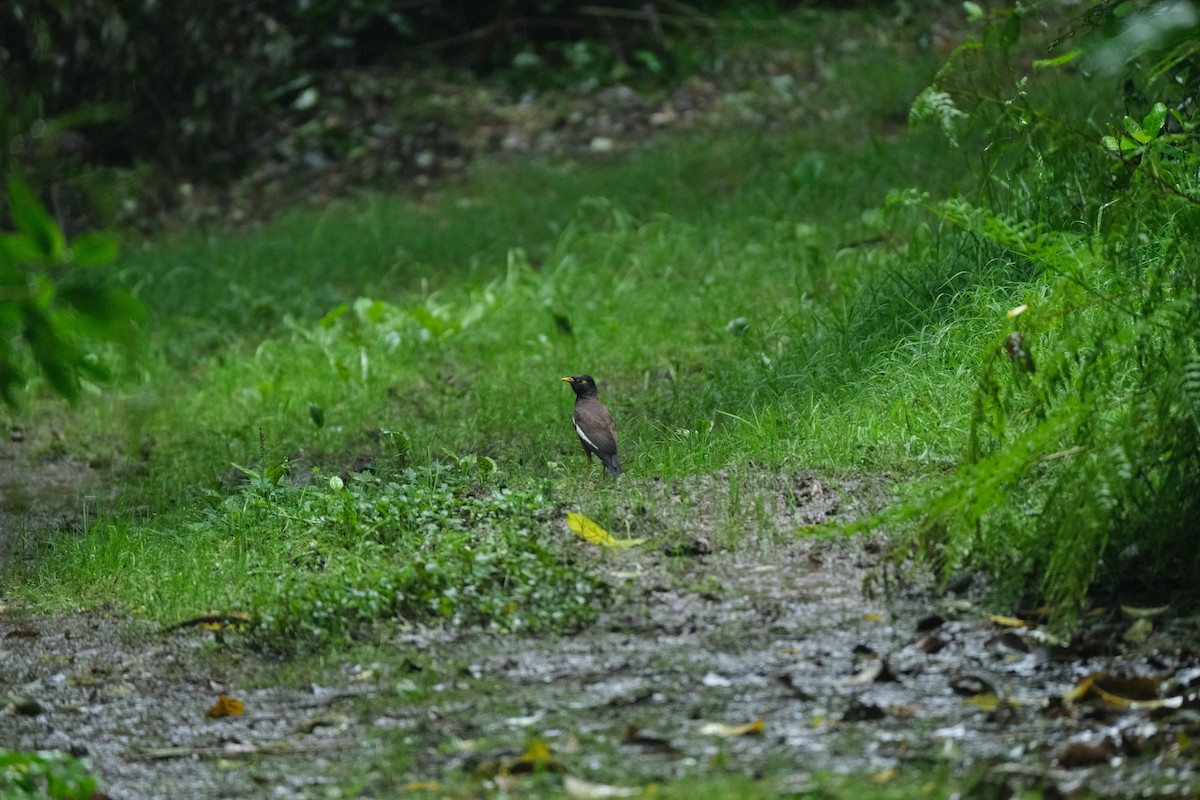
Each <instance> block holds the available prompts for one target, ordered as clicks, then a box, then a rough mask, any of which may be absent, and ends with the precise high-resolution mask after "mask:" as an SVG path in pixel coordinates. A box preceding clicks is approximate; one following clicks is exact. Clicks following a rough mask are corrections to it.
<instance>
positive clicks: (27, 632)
mask: <svg viewBox="0 0 1200 800" xmlns="http://www.w3.org/2000/svg"><path fill="white" fill-rule="evenodd" d="M39 636H41V634H40V633H38V632H37V631H35V630H34V629H33V628H14V629H12V630H11V631H9V632H8V633H6V634H4V638H5V639H24V640H25V641H27V642H32V641H33V640H34V639H36V638H38V637H39Z"/></svg>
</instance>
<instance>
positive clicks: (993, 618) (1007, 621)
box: [983, 611, 1034, 628]
mask: <svg viewBox="0 0 1200 800" xmlns="http://www.w3.org/2000/svg"><path fill="white" fill-rule="evenodd" d="M983 618H984V619H986V620H987V621H988V622H990V623H992V624H993V625H999V626H1000V627H1001V628H1033V627H1034V626H1033V625H1032V624H1031V623H1028V622H1026V621H1025V620H1023V619H1019V618H1017V617H1004V616H1001V615H999V614H989V613H988V612H986V611H984V612H983Z"/></svg>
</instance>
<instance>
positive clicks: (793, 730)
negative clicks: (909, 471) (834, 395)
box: [0, 473, 1200, 798]
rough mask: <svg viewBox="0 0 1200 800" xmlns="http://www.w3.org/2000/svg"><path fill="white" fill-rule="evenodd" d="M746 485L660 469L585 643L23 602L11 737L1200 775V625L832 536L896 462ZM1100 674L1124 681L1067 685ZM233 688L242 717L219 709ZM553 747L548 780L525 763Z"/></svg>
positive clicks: (353, 787) (172, 765)
mask: <svg viewBox="0 0 1200 800" xmlns="http://www.w3.org/2000/svg"><path fill="white" fill-rule="evenodd" d="M735 483H736V481H731V480H730V477H729V476H728V475H725V474H719V475H713V476H706V477H703V478H697V479H694V480H692V481H687V482H683V483H677V484H667V483H663V482H658V481H646V482H644V483H640V484H637V486H636V487H635V488H637V489H639V490H640V491H641V493H642V496H643V497H645V498H647V500H646V501H644V502H645V507H646V508H649V509H653V510H654V511H653V512H652V513H653V514H654V515H656V516H655V519H653V520H651V519H648V518H647V517H646V516H645V515H644V514H643V516H642V517H641V518H640V520H641V521H640V523H638V524H640V525H642V526H644V527H646V528H649V527H651V526H652V525H664V524H665V525H668V526H669V527H671V528H673V529H674V530H676V531H677V533H678V534H680V537H679V541H682V542H685V544H684V545H682V546H673V547H671V548H668V552H663V551H662V550H661V549H654V548H653V547H651V546H642V547H639V548H633V549H631V550H628V551H617V552H613V553H611V554H610V555H608V556H607V557H606V559H605V561H604V562H603V566H604V568H605V569H606V571H607V572H608V574H609V575H610V577H611V579H612V581H613V583H614V585H615V586H617V587H619V594H618V598H619V599H618V602H617V603H616V604H614V606H613V607H612V608H611V609H609V610H608V611H607V612H606V613H605V614H604V616H603V617H602V618H601V620H600V621H599V622H598V623H597V624H595V625H593V626H592V627H591V628H589V629H588V630H586V631H584V632H582V633H580V634H578V635H574V636H564V637H549V638H532V637H523V636H504V635H498V634H485V633H482V632H479V631H471V630H458V631H448V630H404V631H397V630H395V629H390V630H380V631H379V632H378V634H377V638H376V639H375V640H374V641H372V642H370V643H364V645H363V646H362V648H360V649H358V650H356V651H355V652H354V653H348V654H343V655H341V656H337V655H334V656H333V657H330V658H328V659H327V663H326V664H324V665H322V664H319V663H308V662H305V663H303V664H296V663H286V662H280V661H278V660H276V659H273V658H271V657H270V656H268V655H265V654H259V653H256V652H254V651H251V650H248V649H247V648H245V647H244V646H243V645H242V644H241V643H240V642H239V640H238V637H237V635H236V633H232V632H222V629H220V628H219V627H218V628H217V630H215V631H214V630H208V629H205V628H204V627H202V626H199V625H196V626H188V627H184V628H176V629H172V630H165V631H164V630H162V629H161V628H159V627H158V626H155V625H153V624H151V623H149V622H147V621H144V620H138V619H130V618H127V617H122V616H114V615H109V614H105V613H102V612H90V613H81V614H58V615H51V616H46V615H39V614H35V613H31V612H28V611H26V610H22V609H20V608H13V607H5V606H0V747H7V748H15V749H21V750H60V751H65V752H70V753H74V754H76V755H78V756H82V757H86V758H87V760H88V762H89V763H90V765H91V766H92V768H93V769H94V771H95V772H96V773H98V775H99V776H100V778H101V783H100V788H101V790H102V791H103V792H104V794H105V795H107V796H109V797H112V798H156V797H164V798H165V797H189V798H257V797H262V798H268V797H289V798H294V797H341V796H393V795H394V794H398V793H401V792H403V791H404V790H405V788H406V787H407V788H413V787H414V786H426V785H430V784H429V782H437V783H438V784H439V785H443V786H444V785H463V784H465V785H467V786H471V785H474V786H475V787H476V789H477V790H478V791H485V790H487V789H488V788H489V787H490V788H492V789H495V788H496V787H498V786H508V787H510V788H511V787H513V786H514V785H517V784H519V783H520V781H522V780H526V781H529V780H542V781H549V782H551V783H552V784H553V785H557V782H558V781H560V780H564V779H565V777H566V776H570V777H571V779H572V780H574V779H582V780H585V781H588V782H592V783H600V784H609V785H620V786H633V787H636V786H644V785H647V784H650V783H658V784H662V783H665V782H670V781H672V780H675V779H678V778H681V777H689V776H700V777H705V776H719V775H730V774H734V775H737V774H744V775H749V776H754V777H761V778H762V780H765V781H771V782H772V785H773V786H776V787H777V788H778V789H779V790H780V791H784V790H787V789H790V790H798V789H803V788H805V787H811V786H813V785H815V782H818V781H819V780H820V779H821V778H820V776H821V775H822V774H824V773H844V774H858V775H871V776H874V778H875V779H876V780H878V781H880V782H881V783H886V782H888V781H890V780H894V779H896V776H900V775H904V774H905V773H906V771H907V770H910V769H912V768H915V767H920V768H922V769H926V770H927V769H929V766H928V765H929V764H930V763H941V764H945V765H947V768H950V769H953V770H956V771H959V770H966V771H967V772H968V773H970V774H974V775H977V778H976V779H977V780H979V781H981V782H987V783H988V784H989V785H990V784H1002V785H1003V786H1004V787H1007V788H1006V789H1005V791H1012V790H1017V789H1020V788H1023V787H1028V786H1039V787H1044V788H1053V789H1057V790H1058V791H1060V792H1062V793H1063V795H1064V796H1079V793H1080V792H1082V791H1085V790H1087V791H1091V792H1094V793H1096V794H1098V795H1100V796H1111V797H1123V796H1132V795H1133V794H1135V793H1137V794H1139V795H1141V796H1164V797H1193V796H1197V794H1200V760H1198V759H1197V755H1196V750H1195V747H1194V745H1190V744H1189V743H1190V741H1192V740H1194V738H1195V737H1196V735H1197V733H1198V731H1197V728H1198V727H1200V714H1198V709H1200V700H1198V698H1197V692H1198V687H1200V657H1198V656H1197V655H1196V653H1195V652H1193V651H1189V650H1188V649H1187V647H1186V646H1180V645H1179V644H1178V643H1179V642H1185V643H1186V642H1192V643H1194V642H1195V641H1196V640H1197V639H1196V635H1195V634H1196V630H1197V627H1196V622H1195V621H1187V620H1176V621H1174V622H1171V623H1170V624H1169V626H1168V627H1167V628H1166V629H1164V630H1158V629H1157V628H1156V626H1155V623H1157V621H1158V618H1157V617H1153V616H1151V617H1149V618H1148V622H1147V623H1145V624H1143V623H1138V624H1137V625H1136V626H1135V625H1134V622H1135V620H1134V619H1133V618H1131V617H1129V616H1128V615H1109V616H1105V617H1097V618H1096V619H1094V620H1093V621H1091V622H1090V623H1089V624H1088V626H1087V630H1088V634H1087V635H1086V636H1082V637H1079V638H1077V639H1076V640H1074V641H1072V642H1057V641H1055V640H1054V639H1053V637H1051V636H1049V635H1048V634H1045V633H1044V632H1043V631H1042V630H1041V629H1039V628H1037V627H1036V625H1035V624H1034V623H1032V622H1031V623H1029V624H1027V625H1025V626H1020V625H1019V624H1018V623H1017V621H1009V620H1003V619H999V620H989V619H988V618H986V617H985V616H984V615H983V614H982V613H981V612H982V609H980V608H979V607H977V606H976V605H974V604H973V603H972V602H970V601H969V600H968V599H966V598H963V597H956V596H954V595H945V594H941V595H939V594H934V593H931V592H928V591H925V590H921V589H918V588H917V585H915V584H913V583H912V582H907V583H901V582H897V581H895V575H896V573H895V569H894V568H891V567H887V566H886V565H887V564H890V563H891V560H890V558H889V553H888V545H887V542H886V540H884V539H882V538H879V537H874V536H863V537H849V538H848V537H829V536H824V535H822V534H821V531H822V525H824V523H826V522H831V521H840V520H847V519H851V518H853V517H854V515H855V514H857V513H861V511H860V510H861V509H862V508H864V507H873V506H875V505H877V504H878V502H879V501H880V499H881V497H882V496H884V495H885V494H886V492H887V486H888V483H887V481H886V480H884V479H874V480H862V479H855V480H844V479H843V480H838V481H834V480H830V479H826V478H824V477H822V476H817V475H814V474H811V473H797V474H783V475H770V476H762V477H761V478H760V480H758V481H757V482H756V485H755V487H754V488H755V489H756V492H755V493H754V495H755V496H757V497H764V496H766V497H776V498H780V499H779V500H778V502H775V503H769V504H768V507H767V508H766V509H765V510H764V509H762V508H760V509H759V510H758V511H757V512H756V513H755V514H738V513H736V503H734V502H733V499H734V498H733V497H732V496H731V491H730V487H731V486H732V485H734V484H735ZM631 484H632V482H631ZM764 487H767V488H772V489H774V491H773V492H764V491H761V490H762V489H763V488H764ZM696 497H707V498H710V500H711V502H710V503H709V504H708V506H707V507H706V506H705V505H704V504H703V503H695V502H691V499H694V498H696ZM673 498H674V499H673ZM673 508H679V509H686V516H683V515H680V514H679V513H674V512H673V511H672V509H673ZM797 526H800V527H799V528H797ZM765 527H770V528H771V529H773V531H774V533H772V534H770V535H768V532H767V531H766V530H765ZM790 530H798V531H799V532H798V534H797V535H794V536H793V535H788V534H785V535H780V534H779V533H778V531H790ZM562 535H563V537H564V539H565V540H566V542H567V546H569V547H578V548H580V550H581V551H585V552H584V555H585V557H593V556H591V555H589V554H590V553H591V550H588V548H592V547H593V546H592V545H589V544H586V543H584V542H583V541H581V540H576V539H573V538H572V536H571V534H570V533H569V532H568V531H567V530H566V528H565V526H564V527H563V530H562ZM606 552H607V551H606ZM885 587H887V588H890V589H891V590H892V591H890V592H884V591H881V590H882V589H883V588H885ZM1147 626H1148V627H1147ZM210 627H211V626H210ZM1135 627H1136V628H1138V629H1140V631H1141V633H1140V634H1139V635H1138V636H1136V637H1135V636H1132V635H1131V633H1130V632H1131V631H1132V630H1133V629H1134V628H1135ZM1141 634H1147V635H1146V636H1145V637H1142V636H1141ZM1123 637H1125V638H1123ZM1135 639H1136V640H1137V641H1136V642H1135V641H1134V640H1135ZM1093 673H1099V674H1101V676H1102V678H1103V681H1104V682H1103V684H1102V685H1103V686H1106V687H1108V688H1107V690H1106V691H1107V699H1106V696H1105V695H1101V694H1097V693H1096V692H1092V693H1090V694H1087V695H1081V696H1080V697H1077V698H1075V697H1071V696H1070V694H1069V693H1070V692H1071V690H1072V689H1074V688H1075V687H1077V686H1079V685H1080V682H1081V680H1082V679H1083V678H1085V676H1087V675H1090V674H1093ZM1120 678H1124V679H1126V680H1125V681H1124V682H1123V683H1122V682H1121V680H1120ZM1131 678H1136V679H1138V680H1136V681H1131V680H1128V679H1131ZM221 695H226V696H228V697H231V698H235V699H236V700H238V701H241V702H242V703H243V704H244V713H241V714H234V715H228V716H210V715H209V712H210V709H214V707H215V706H216V704H217V701H218V698H219V697H220V696H221ZM1125 696H1134V697H1137V698H1138V699H1142V700H1149V701H1150V702H1147V703H1145V704H1144V707H1136V704H1135V707H1121V702H1120V698H1121V697H1125ZM1161 698H1174V699H1172V700H1169V701H1168V702H1167V703H1166V704H1161V703H1159V702H1158V700H1159V699H1161ZM1176 702H1178V704H1179V706H1181V707H1176V706H1175V704H1176ZM534 741H540V742H543V743H544V744H545V745H546V746H547V747H548V749H549V754H548V755H546V756H545V758H544V759H543V760H542V761H540V762H539V763H541V764H542V766H543V767H544V768H545V769H546V771H547V772H548V774H547V775H542V776H540V777H537V776H522V774H521V773H522V771H523V770H527V769H528V768H529V766H530V760H531V759H533V760H535V761H536V760H537V759H536V758H535V757H533V756H530V755H529V753H532V752H535V751H532V750H530V751H527V748H528V747H529V745H530V743H531V742H534ZM523 753H525V757H524V759H523V758H522V754H523ZM356 793H358V794H356Z"/></svg>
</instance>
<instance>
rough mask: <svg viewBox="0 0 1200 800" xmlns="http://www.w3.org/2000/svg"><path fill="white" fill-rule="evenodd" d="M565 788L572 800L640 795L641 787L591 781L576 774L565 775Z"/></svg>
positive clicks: (593, 799) (596, 799) (594, 799)
mask: <svg viewBox="0 0 1200 800" xmlns="http://www.w3.org/2000/svg"><path fill="white" fill-rule="evenodd" d="M563 789H564V790H565V791H566V793H567V797H570V798H571V799H572V800H600V798H605V797H638V796H639V795H641V794H642V790H641V789H633V788H629V787H626V786H609V785H607V784H604V783H589V782H588V781H584V780H580V779H579V778H576V777H575V776H574V775H564V776H563Z"/></svg>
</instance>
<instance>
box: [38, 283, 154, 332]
mask: <svg viewBox="0 0 1200 800" xmlns="http://www.w3.org/2000/svg"><path fill="white" fill-rule="evenodd" d="M58 296H59V298H60V299H62V301H63V302H64V303H66V304H67V305H69V306H71V308H73V309H75V310H76V311H78V312H79V313H80V314H84V315H86V316H88V317H91V318H92V319H94V320H97V321H99V322H104V323H108V324H110V325H112V324H118V323H126V322H144V321H145V319H146V309H145V308H144V307H143V306H142V304H141V303H140V302H139V301H138V300H137V298H135V297H133V296H132V295H129V294H125V293H124V292H113V291H108V290H106V289H97V288H95V287H92V286H62V287H59V290H58Z"/></svg>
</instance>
